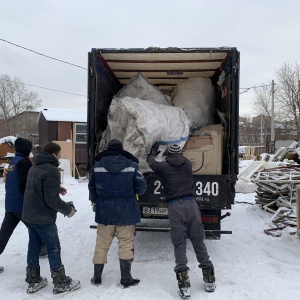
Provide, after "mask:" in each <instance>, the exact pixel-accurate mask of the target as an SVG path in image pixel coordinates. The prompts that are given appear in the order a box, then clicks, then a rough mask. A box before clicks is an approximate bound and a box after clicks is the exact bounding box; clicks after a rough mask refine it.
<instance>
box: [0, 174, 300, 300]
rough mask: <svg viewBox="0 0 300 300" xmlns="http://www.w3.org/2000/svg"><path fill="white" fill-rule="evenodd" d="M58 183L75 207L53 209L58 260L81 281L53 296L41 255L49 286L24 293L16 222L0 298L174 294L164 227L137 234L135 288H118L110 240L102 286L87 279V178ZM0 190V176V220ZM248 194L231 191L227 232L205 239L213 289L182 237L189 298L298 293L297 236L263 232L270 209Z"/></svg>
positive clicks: (0, 186) (243, 299) (23, 232)
mask: <svg viewBox="0 0 300 300" xmlns="http://www.w3.org/2000/svg"><path fill="white" fill-rule="evenodd" d="M63 185H64V186H65V187H66V188H67V189H68V194H67V195H66V196H64V197H63V199H64V200H65V201H73V202H74V204H75V206H76V208H77V210H78V212H77V213H76V214H75V215H74V217H72V218H71V219H69V218H67V217H66V218H65V217H63V216H62V215H61V214H59V215H58V220H57V225H58V230H59V236H60V240H61V247H62V261H63V263H64V265H65V269H66V273H67V275H69V276H71V277H73V278H74V279H79V280H80V281H81V285H82V287H81V289H79V290H78V291H74V292H71V293H66V294H62V295H53V294H52V287H53V285H52V283H51V277H50V270H49V264H48V259H41V260H40V265H41V275H42V276H46V277H47V278H48V282H49V285H48V286H47V287H45V288H44V289H42V290H40V291H38V292H37V293H36V294H34V295H28V294H26V286H27V284H26V282H25V281H24V280H25V269H26V252H27V242H28V233H27V229H26V227H25V226H24V225H23V224H19V225H18V227H17V228H16V230H15V232H14V234H13V235H12V237H11V239H10V241H9V243H8V245H7V247H6V249H5V251H4V253H3V254H2V255H1V256H0V265H2V266H4V268H5V270H4V272H3V273H1V274H0V290H1V293H0V299H33V298H34V299H89V300H92V299H105V300H110V299H125V300H127V299H128V300H129V299H130V300H132V299H135V300H140V299H153V300H154V299H164V300H167V299H180V297H179V296H178V294H177V282H176V278H175V273H174V272H173V268H174V257H173V247H172V244H171V242H170V238H169V234H168V233H153V232H137V234H136V239H135V260H134V263H133V265H132V274H133V276H134V277H138V278H140V279H141V283H140V284H139V285H138V286H136V287H131V288H128V289H125V290H124V289H121V288H120V286H119V281H120V271H119V261H118V256H117V241H116V240H114V241H113V244H112V247H111V249H110V252H109V258H108V259H109V262H108V264H107V265H106V266H105V269H104V276H103V283H102V285H101V286H99V287H95V286H93V285H91V284H90V278H91V277H92V275H93V264H92V257H93V252H94V246H95V239H96V230H95V229H90V225H92V224H94V213H93V212H92V208H91V205H90V202H89V200H88V188H87V182H85V181H83V182H80V183H78V182H77V181H75V180H74V179H72V178H65V181H64V184H63ZM4 195H5V186H4V183H3V182H2V178H0V222H2V220H3V216H4ZM254 196H255V194H254V193H250V194H237V197H236V202H237V203H236V204H235V205H234V206H233V208H232V210H231V214H232V215H231V217H227V218H225V219H224V220H223V221H222V224H223V225H222V229H224V230H232V231H233V234H232V235H223V236H222V238H221V240H218V241H211V240H207V241H206V245H207V247H208V250H209V254H210V256H211V260H212V261H213V263H214V265H215V272H216V279H217V289H216V291H215V292H214V293H212V294H209V293H206V292H205V291H204V286H203V281H202V275H201V271H200V269H199V268H198V267H197V265H198V263H197V261H196V258H195V255H194V253H193V249H192V246H191V244H190V242H189V244H188V250H187V255H188V258H189V267H190V280H191V285H192V288H191V294H192V299H195V300H196V299H199V300H200V299H201V300H204V299H210V300H217V299H218V300H220V299H222V300H227V299H228V300H229V299H230V300H247V299H253V300H265V299H266V300H267V299H272V300H282V299H289V300H296V299H300V284H299V274H300V253H299V248H300V240H299V239H297V237H296V236H290V235H289V234H288V233H284V234H283V235H282V236H281V237H279V238H275V237H271V236H268V235H266V234H265V233H264V231H263V230H264V229H266V228H269V225H270V219H271V216H272V215H271V214H269V213H267V212H265V211H263V210H262V209H261V207H260V206H258V205H256V204H255V200H254ZM238 202H246V203H238ZM247 203H249V204H247Z"/></svg>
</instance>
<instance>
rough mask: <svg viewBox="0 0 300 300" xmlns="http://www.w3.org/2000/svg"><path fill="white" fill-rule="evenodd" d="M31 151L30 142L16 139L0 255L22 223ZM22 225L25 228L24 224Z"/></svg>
mask: <svg viewBox="0 0 300 300" xmlns="http://www.w3.org/2000/svg"><path fill="white" fill-rule="evenodd" d="M31 149H32V143H31V142H30V141H28V140H26V139H23V138H17V139H16V141H15V150H16V154H15V157H14V158H13V159H12V160H11V162H10V164H9V167H8V171H7V175H6V181H5V215H4V219H3V222H2V225H1V229H0V254H2V252H3V251H4V249H5V247H6V245H7V243H8V241H9V239H10V237H11V235H12V234H13V232H14V230H15V228H16V227H17V225H18V224H19V222H20V221H22V222H23V220H22V210H23V197H24V192H25V186H26V180H27V174H28V171H29V169H30V168H31V166H32V163H31V161H30V160H29V154H30V152H31ZM23 223H24V222H23ZM24 224H25V225H26V226H27V224H26V223H24ZM3 270H4V268H3V267H0V273H1V272H3Z"/></svg>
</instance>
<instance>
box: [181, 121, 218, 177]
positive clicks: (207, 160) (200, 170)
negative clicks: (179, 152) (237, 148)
mask: <svg viewBox="0 0 300 300" xmlns="http://www.w3.org/2000/svg"><path fill="white" fill-rule="evenodd" d="M195 134H196V135H198V138H199V136H200V135H201V134H209V135H210V138H211V144H210V145H204V146H202V147H200V148H195V149H185V148H184V149H183V156H184V157H186V158H188V159H189V160H190V161H191V162H192V165H193V174H195V175H198V174H206V175H220V174H222V163H223V127H222V126H221V125H219V124H216V125H208V126H205V127H203V128H202V129H200V130H198V131H196V132H195V133H194V135H195Z"/></svg>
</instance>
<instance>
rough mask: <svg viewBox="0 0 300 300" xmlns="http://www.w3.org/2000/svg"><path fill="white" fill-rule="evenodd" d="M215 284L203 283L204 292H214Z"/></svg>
mask: <svg viewBox="0 0 300 300" xmlns="http://www.w3.org/2000/svg"><path fill="white" fill-rule="evenodd" d="M216 287H217V286H216V283H215V282H211V283H210V282H206V283H205V291H206V292H214V291H215V289H216Z"/></svg>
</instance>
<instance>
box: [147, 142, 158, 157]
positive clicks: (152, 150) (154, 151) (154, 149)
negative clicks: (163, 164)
mask: <svg viewBox="0 0 300 300" xmlns="http://www.w3.org/2000/svg"><path fill="white" fill-rule="evenodd" d="M158 147H159V145H158V143H154V144H153V145H152V147H151V150H150V153H149V155H156V152H157V150H158Z"/></svg>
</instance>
